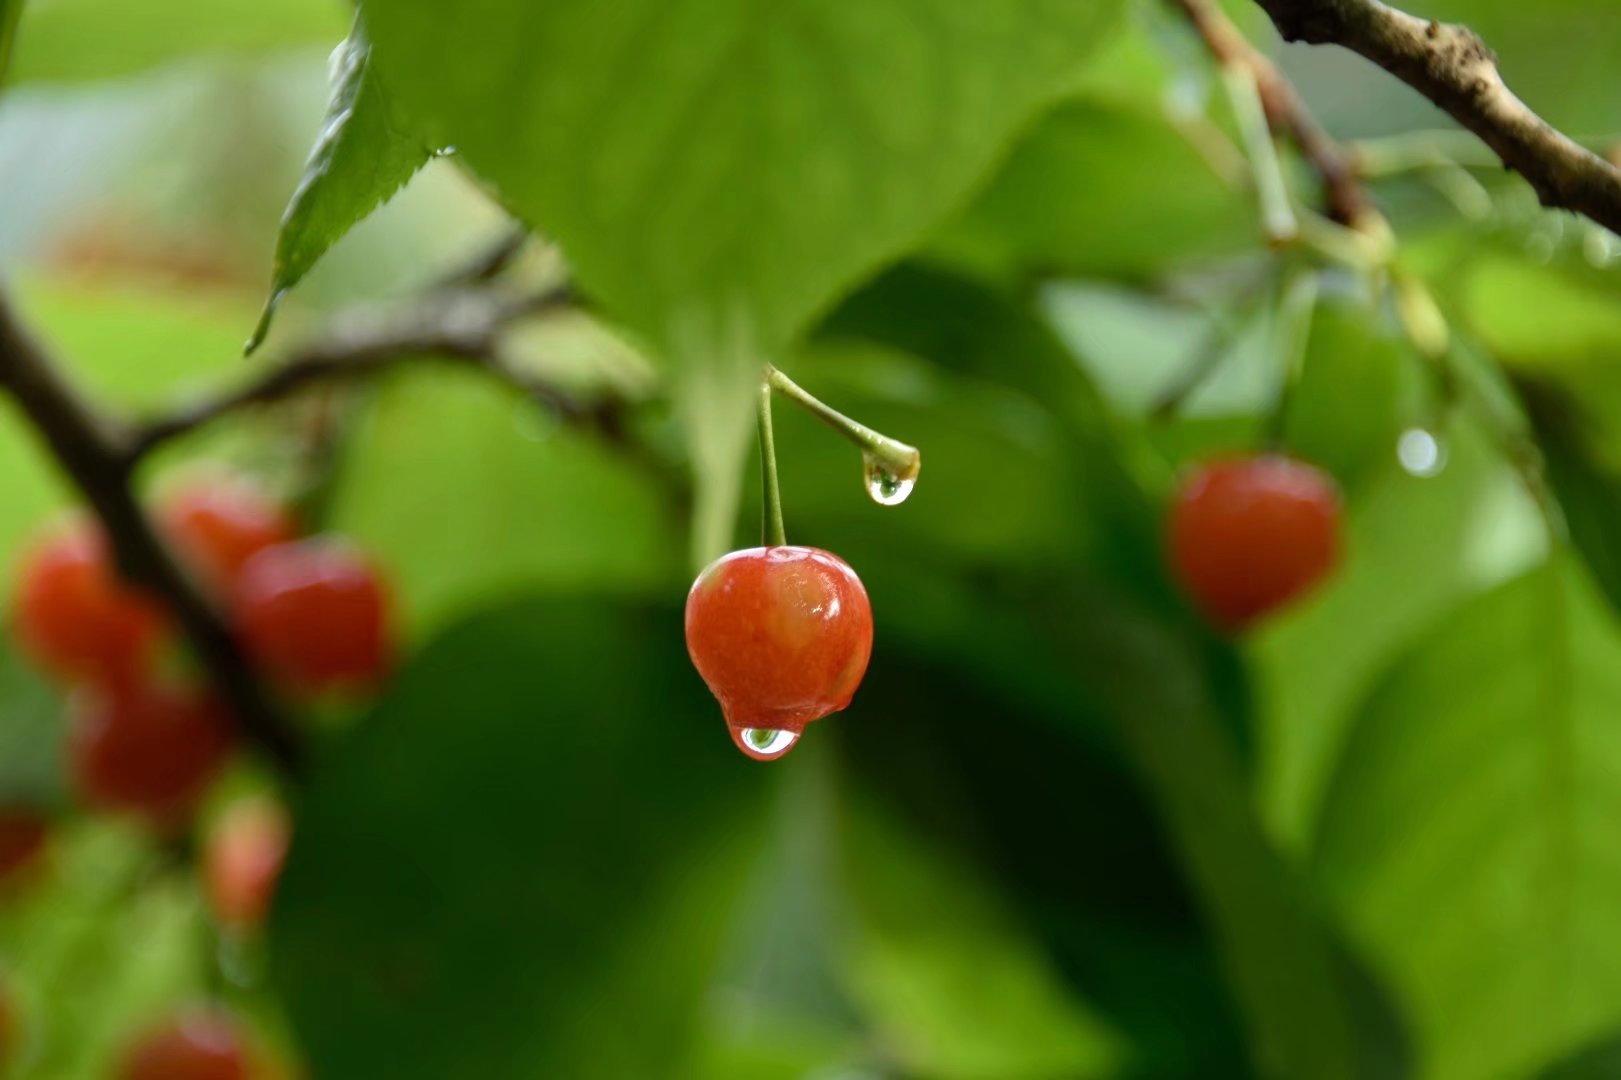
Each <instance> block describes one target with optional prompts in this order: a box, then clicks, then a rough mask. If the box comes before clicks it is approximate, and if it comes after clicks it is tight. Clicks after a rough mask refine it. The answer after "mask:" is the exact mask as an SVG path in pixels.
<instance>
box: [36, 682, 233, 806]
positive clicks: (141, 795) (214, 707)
mask: <svg viewBox="0 0 1621 1080" xmlns="http://www.w3.org/2000/svg"><path fill="white" fill-rule="evenodd" d="M232 742H233V734H232V729H231V721H230V716H229V715H228V713H227V712H226V710H225V707H224V706H223V705H222V704H221V703H220V701H219V700H218V699H217V698H216V697H214V695H213V694H211V693H209V692H207V691H206V690H202V689H198V688H179V687H170V686H163V685H159V684H156V683H153V682H151V681H144V680H137V681H134V682H130V683H125V684H119V685H116V686H108V687H100V688H90V687H86V688H83V689H81V690H80V691H79V692H78V693H77V694H75V695H74V699H73V702H72V708H71V714H70V716H69V725H68V758H69V762H70V764H71V766H72V772H73V779H74V782H75V785H76V787H77V788H78V790H79V793H80V795H81V796H82V797H83V798H84V800H85V801H86V802H88V803H90V804H91V805H93V806H97V807H100V808H103V809H106V810H115V811H128V812H132V813H135V814H138V815H140V816H141V817H143V818H145V819H147V820H148V821H150V822H152V823H153V824H155V825H158V826H171V825H177V824H179V823H181V822H183V821H184V820H185V819H186V818H187V817H189V816H190V814H191V812H192V810H193V809H195V807H196V804H197V801H198V799H199V798H201V796H202V794H203V793H204V791H206V790H207V788H208V786H209V784H210V783H211V782H212V781H213V780H214V778H215V777H216V776H217V775H218V774H219V772H220V770H221V768H222V767H223V766H224V765H225V762H226V760H227V759H228V758H229V756H230V752H231V746H232Z"/></svg>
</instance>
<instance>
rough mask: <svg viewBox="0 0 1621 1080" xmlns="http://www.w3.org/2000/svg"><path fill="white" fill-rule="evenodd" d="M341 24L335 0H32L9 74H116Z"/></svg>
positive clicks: (314, 38)
mask: <svg viewBox="0 0 1621 1080" xmlns="http://www.w3.org/2000/svg"><path fill="white" fill-rule="evenodd" d="M20 2H21V0H8V4H9V5H13V6H14V5H16V4H19V3H20ZM343 31H344V11H343V5H342V4H338V3H334V2H333V0H279V2H277V3H273V4H267V3H262V2H261V0H147V2H144V3H140V4H127V3H124V2H123V0H33V2H32V3H29V4H28V6H27V10H26V12H24V15H23V20H22V25H21V26H20V28H19V29H18V33H17V51H16V57H15V62H14V63H13V64H12V67H11V71H10V79H11V81H12V82H24V81H41V82H46V81H49V82H80V81H85V80H91V79H108V78H118V77H121V76H127V75H135V74H139V73H140V72H143V71H147V70H150V69H152V68H156V67H159V66H161V65H164V64H168V63H172V62H174V61H177V60H183V59H186V58H189V57H193V56H199V55H210V54H226V55H236V56H241V55H244V54H248V55H251V54H256V53H265V52H270V51H272V50H277V49H285V48H289V47H293V46H310V45H314V46H327V47H330V46H331V45H332V44H333V43H334V42H336V41H337V40H338V39H339V38H341V37H342V36H343Z"/></svg>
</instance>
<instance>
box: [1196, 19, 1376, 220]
mask: <svg viewBox="0 0 1621 1080" xmlns="http://www.w3.org/2000/svg"><path fill="white" fill-rule="evenodd" d="M1172 2H1173V3H1175V4H1176V6H1177V7H1179V8H1180V9H1181V10H1182V12H1183V14H1185V15H1186V16H1187V18H1188V21H1189V22H1190V23H1192V24H1193V28H1194V29H1195V30H1196V31H1198V33H1199V36H1200V37H1201V38H1202V39H1203V40H1204V43H1205V46H1206V48H1208V49H1209V50H1210V53H1211V55H1212V56H1214V57H1215V58H1216V60H1217V62H1219V63H1221V64H1222V65H1224V66H1225V67H1228V68H1231V69H1236V70H1239V71H1244V72H1247V73H1248V75H1249V77H1250V78H1251V79H1253V80H1254V82H1255V88H1256V91H1257V93H1259V94H1260V97H1261V106H1262V108H1263V109H1265V110H1266V118H1267V122H1268V123H1269V124H1270V125H1271V126H1272V130H1273V131H1276V132H1278V133H1280V134H1284V135H1287V136H1288V137H1289V138H1290V139H1292V140H1293V141H1294V144H1295V145H1296V146H1297V147H1299V148H1300V153H1301V155H1302V156H1303V157H1304V158H1305V159H1306V161H1307V162H1308V163H1309V164H1310V165H1311V167H1312V169H1313V170H1314V171H1315V172H1316V173H1317V175H1318V177H1319V178H1320V180H1321V181H1322V185H1323V204H1324V207H1325V208H1326V210H1327V211H1328V215H1329V217H1331V218H1333V219H1334V220H1335V221H1337V222H1339V223H1340V224H1341V225H1347V226H1350V227H1351V228H1357V227H1359V226H1361V225H1362V224H1363V223H1364V221H1365V219H1366V218H1367V217H1368V216H1369V215H1370V214H1371V213H1372V204H1371V203H1370V202H1369V200H1368V193H1367V191H1366V190H1365V189H1364V188H1363V186H1362V182H1361V180H1360V179H1359V178H1358V177H1357V172H1356V169H1355V167H1354V162H1353V160H1352V157H1351V155H1350V154H1348V153H1347V152H1346V150H1345V148H1344V147H1343V146H1341V145H1340V144H1339V143H1337V142H1335V141H1334V139H1333V138H1331V137H1330V136H1329V135H1328V133H1327V132H1325V131H1324V130H1323V129H1322V128H1321V127H1319V126H1318V124H1317V121H1316V119H1315V118H1314V117H1313V116H1312V115H1311V113H1310V112H1308V111H1307V109H1306V106H1305V104H1304V103H1303V102H1302V101H1301V100H1300V95H1299V94H1297V93H1296V92H1295V88H1294V86H1293V85H1292V84H1291V83H1290V82H1289V80H1288V79H1286V78H1284V76H1283V73H1282V72H1280V71H1279V70H1278V68H1277V65H1276V64H1274V63H1272V61H1271V60H1269V59H1267V57H1266V56H1265V55H1263V54H1262V53H1261V51H1260V50H1258V49H1257V48H1255V46H1254V45H1251V44H1250V42H1249V39H1248V38H1246V37H1245V36H1244V35H1243V33H1241V32H1240V31H1239V29H1238V27H1237V26H1235V25H1233V22H1232V20H1231V19H1229V18H1228V17H1227V16H1226V14H1225V13H1224V12H1223V11H1222V10H1221V8H1220V7H1219V6H1217V4H1216V3H1215V2H1214V0H1172Z"/></svg>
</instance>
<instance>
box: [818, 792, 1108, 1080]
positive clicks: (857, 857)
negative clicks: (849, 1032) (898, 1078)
mask: <svg viewBox="0 0 1621 1080" xmlns="http://www.w3.org/2000/svg"><path fill="white" fill-rule="evenodd" d="M845 817H846V823H845V828H844V829H843V830H842V834H841V841H842V844H841V847H842V849H843V852H842V853H843V856H844V860H845V872H846V875H847V876H846V881H847V886H848V890H849V892H850V894H851V896H852V898H853V906H854V908H855V909H856V916H855V922H856V924H857V930H856V933H855V940H854V941H853V942H852V944H851V945H850V946H849V947H848V948H847V953H848V960H847V964H846V969H847V978H848V979H849V980H850V982H851V985H852V989H853V993H854V996H855V998H856V1000H857V1001H858V1003H859V1004H860V1005H861V1006H862V1007H863V1008H864V1009H865V1010H866V1011H867V1013H868V1015H869V1016H871V1018H872V1019H873V1021H874V1028H875V1032H874V1033H875V1035H876V1036H877V1037H878V1038H879V1039H880V1040H882V1042H883V1043H884V1044H885V1045H886V1046H889V1047H890V1048H891V1050H890V1054H891V1056H892V1058H893V1059H894V1061H895V1063H896V1064H897V1065H899V1066H901V1067H902V1068H904V1069H905V1071H906V1073H907V1074H908V1075H915V1076H928V1077H934V1078H937V1080H988V1078H991V1077H995V1078H997V1080H1042V1078H1048V1077H1058V1076H1063V1077H1074V1078H1076V1080H1080V1078H1082V1077H1094V1076H1112V1075H1115V1070H1116V1069H1117V1068H1118V1066H1119V1064H1120V1059H1121V1057H1122V1056H1123V1055H1122V1051H1123V1047H1121V1046H1120V1044H1119V1041H1118V1039H1117V1037H1116V1036H1115V1035H1114V1034H1113V1033H1112V1032H1111V1031H1110V1030H1109V1029H1108V1028H1107V1026H1106V1025H1104V1024H1103V1023H1101V1022H1100V1021H1099V1020H1098V1019H1097V1018H1096V1017H1095V1016H1093V1015H1092V1014H1091V1013H1090V1012H1089V1011H1087V1010H1086V1009H1084V1008H1083V1007H1082V1006H1081V1004H1080V1003H1079V1002H1078V1001H1076V1000H1075V997H1074V994H1073V990H1071V989H1069V988H1066V986H1065V985H1064V981H1063V979H1062V977H1061V976H1060V974H1059V973H1058V971H1057V969H1056V967H1055V965H1054V964H1053V961H1052V959H1051V958H1050V957H1049V956H1048V955H1046V954H1045V953H1044V952H1042V951H1041V950H1040V949H1039V947H1038V946H1037V943H1036V941H1035V940H1034V939H1033V938H1032V936H1031V935H1030V934H1029V933H1028V931H1026V930H1024V929H1023V928H1021V927H1020V926H1019V925H1018V923H1017V922H1016V921H1015V920H1014V919H1013V918H1012V917H1011V915H1010V913H1009V912H1008V911H1007V910H1006V909H1005V906H1004V904H1003V902H1002V901H1001V900H999V898H998V897H997V896H996V894H995V893H994V892H993V891H992V890H991V889H990V888H989V887H988V883H987V882H985V881H982V880H979V879H978V878H976V876H975V875H974V874H973V872H972V870H971V868H969V867H968V866H965V865H963V864H962V863H961V861H960V860H959V859H957V858H955V857H953V855H952V854H951V853H949V852H946V851H942V850H938V849H933V848H931V845H929V844H928V843H927V841H925V840H922V839H921V838H919V837H916V836H913V835H910V834H908V833H907V832H905V831H904V830H902V829H901V828H900V827H899V826H898V825H897V823H896V822H895V821H894V820H892V819H891V818H890V817H888V815H886V814H884V813H882V812H881V811H880V810H878V809H877V807H876V806H874V805H873V804H871V803H869V802H863V801H860V800H851V805H850V806H849V807H848V809H847V810H846V812H845ZM923 897H928V898H929V900H928V901H927V902H926V903H925V902H920V898H923Z"/></svg>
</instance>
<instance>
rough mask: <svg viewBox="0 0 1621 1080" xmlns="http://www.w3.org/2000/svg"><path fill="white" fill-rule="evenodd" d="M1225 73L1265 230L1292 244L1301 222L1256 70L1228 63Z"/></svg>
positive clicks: (1277, 240) (1268, 235)
mask: <svg viewBox="0 0 1621 1080" xmlns="http://www.w3.org/2000/svg"><path fill="white" fill-rule="evenodd" d="M1221 76H1222V82H1223V84H1224V85H1225V86H1226V88H1227V99H1228V101H1229V102H1230V103H1231V105H1232V108H1233V117H1234V119H1235V120H1237V121H1238V132H1239V135H1240V137H1241V138H1242V139H1243V142H1244V151H1245V153H1246V154H1248V155H1249V162H1250V173H1251V175H1252V176H1253V177H1254V178H1255V193H1256V195H1257V196H1258V197H1259V199H1260V201H1261V229H1262V231H1263V232H1265V234H1266V238H1267V240H1268V241H1269V242H1271V243H1273V244H1287V243H1290V242H1291V241H1293V240H1294V239H1295V237H1296V236H1298V235H1299V233H1300V225H1299V222H1297V221H1296V219H1295V212H1294V205H1293V204H1292V203H1291V201H1290V199H1289V187H1288V184H1287V183H1285V182H1284V179H1283V166H1282V164H1280V163H1279V161H1278V148H1277V144H1275V143H1274V142H1273V141H1272V129H1271V127H1270V125H1268V124H1267V120H1266V107H1265V106H1264V105H1262V103H1261V91H1260V87H1259V86H1257V85H1256V82H1255V72H1254V71H1252V70H1251V69H1250V68H1249V67H1248V66H1247V65H1244V64H1225V65H1223V66H1222V70H1221Z"/></svg>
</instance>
